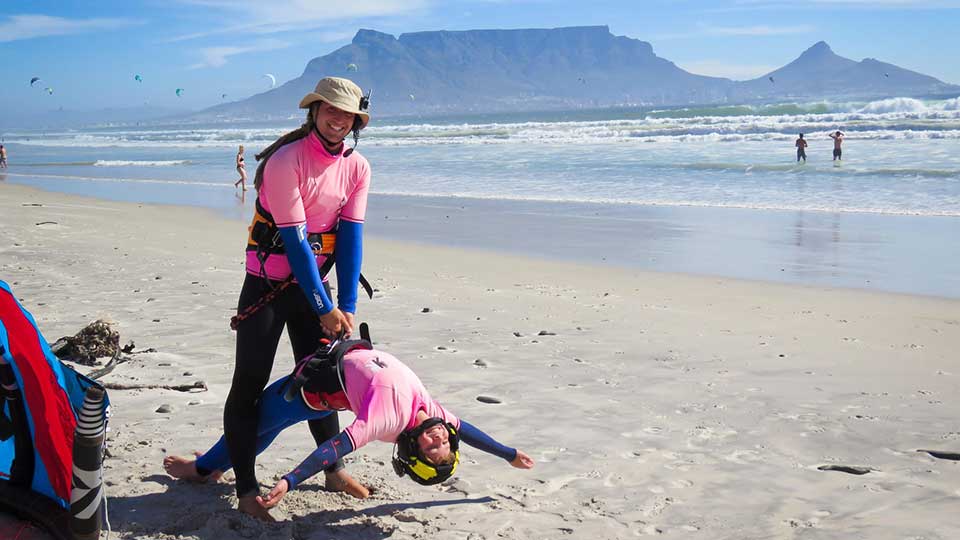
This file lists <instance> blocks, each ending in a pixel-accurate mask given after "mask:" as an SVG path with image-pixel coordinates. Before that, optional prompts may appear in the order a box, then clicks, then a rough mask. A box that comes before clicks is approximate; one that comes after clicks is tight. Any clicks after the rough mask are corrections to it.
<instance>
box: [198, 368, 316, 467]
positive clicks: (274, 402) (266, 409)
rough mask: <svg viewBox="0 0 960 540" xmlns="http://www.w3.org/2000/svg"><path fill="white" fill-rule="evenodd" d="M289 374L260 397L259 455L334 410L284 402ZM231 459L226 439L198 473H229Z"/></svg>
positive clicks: (201, 463)
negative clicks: (293, 428) (300, 426)
mask: <svg viewBox="0 0 960 540" xmlns="http://www.w3.org/2000/svg"><path fill="white" fill-rule="evenodd" d="M289 378H290V377H289V375H288V376H286V377H283V378H282V379H279V380H277V381H275V382H274V383H273V384H271V385H270V386H268V387H267V388H266V389H265V390H264V391H263V394H262V395H261V397H260V414H259V419H258V427H259V430H258V432H257V455H260V453H261V452H263V451H264V450H266V449H267V447H268V446H270V443H272V442H273V440H274V439H276V438H277V435H279V434H280V432H281V431H283V430H284V429H286V428H288V427H290V426H292V425H294V424H298V423H300V422H303V421H304V420H316V419H319V418H323V417H325V416H327V415H329V414H331V411H315V410H313V409H311V408H310V407H307V406H306V404H304V402H303V400H302V399H295V400H293V401H291V402H287V401H286V400H284V399H283V389H284V383H285V382H286V381H287V379H289ZM231 466H232V465H231V463H230V456H229V454H228V453H227V445H226V442H225V441H224V438H223V437H220V440H219V441H217V443H216V444H214V445H213V447H212V448H210V449H209V450H207V451H206V452H204V454H203V455H202V456H200V457H199V458H197V471H198V472H200V474H204V475H206V474H209V473H210V472H213V471H228V470H230V467H231Z"/></svg>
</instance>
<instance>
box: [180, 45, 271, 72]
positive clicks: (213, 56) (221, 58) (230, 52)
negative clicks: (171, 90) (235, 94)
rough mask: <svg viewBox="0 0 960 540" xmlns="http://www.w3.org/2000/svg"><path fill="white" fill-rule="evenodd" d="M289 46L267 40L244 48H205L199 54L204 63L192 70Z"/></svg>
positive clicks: (198, 64) (193, 67)
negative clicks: (235, 57)
mask: <svg viewBox="0 0 960 540" xmlns="http://www.w3.org/2000/svg"><path fill="white" fill-rule="evenodd" d="M289 46H290V44H289V43H286V42H283V41H279V40H275V39H267V40H263V41H258V42H255V43H251V44H250V45H245V46H242V47H231V46H222V47H204V48H202V49H199V50H198V53H199V54H200V56H201V57H202V58H203V61H202V62H199V63H197V64H193V65H192V66H190V69H200V68H205V67H220V66H222V65H224V64H226V63H227V58H228V57H230V56H235V55H238V54H245V53H251V52H259V51H274V50H277V49H286V48H287V47H289Z"/></svg>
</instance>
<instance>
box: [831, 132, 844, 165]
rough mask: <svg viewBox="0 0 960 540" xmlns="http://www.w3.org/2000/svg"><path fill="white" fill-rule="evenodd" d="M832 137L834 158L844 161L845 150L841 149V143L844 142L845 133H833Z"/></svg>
mask: <svg viewBox="0 0 960 540" xmlns="http://www.w3.org/2000/svg"><path fill="white" fill-rule="evenodd" d="M830 138H831V139H833V160H834V161H837V160H838V159H839V160H840V161H843V150H841V149H840V145H841V144H843V133H841V132H839V131H838V132H836V133H831V134H830Z"/></svg>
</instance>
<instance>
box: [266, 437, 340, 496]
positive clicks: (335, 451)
mask: <svg viewBox="0 0 960 540" xmlns="http://www.w3.org/2000/svg"><path fill="white" fill-rule="evenodd" d="M350 452H353V443H351V442H350V437H349V436H348V435H347V432H346V431H341V432H340V434H339V435H337V436H336V437H334V438H332V439H329V440H327V442H325V443H323V444H321V445H320V446H318V447H317V449H316V450H314V451H313V452H312V453H311V454H310V455H309V456H307V459H305V460H303V463H301V464H300V465H298V466H297V468H296V469H294V470H293V471H291V472H289V473H287V474H285V475H283V478H284V479H285V480H286V481H287V484H288V485H289V486H290V487H289V489H293V488H295V487H297V486H298V485H299V484H300V482H303V481H304V480H306V479H308V478H310V477H311V476H313V475H315V474H317V473H318V472H320V471H322V470H324V469H326V468H327V467H329V466H330V465H332V464H334V463H336V462H337V460H338V459H340V458H342V457H343V456H345V455H347V454H349V453H350Z"/></svg>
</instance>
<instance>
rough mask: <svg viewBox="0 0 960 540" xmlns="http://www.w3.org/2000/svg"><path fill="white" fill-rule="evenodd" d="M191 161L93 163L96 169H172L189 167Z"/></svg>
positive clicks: (100, 160)
mask: <svg viewBox="0 0 960 540" xmlns="http://www.w3.org/2000/svg"><path fill="white" fill-rule="evenodd" d="M189 163H190V161H189V160H186V159H176V160H168V161H126V160H107V159H99V160H97V161H95V162H94V163H93V166H94V167H171V166H174V165H187V164H189Z"/></svg>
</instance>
